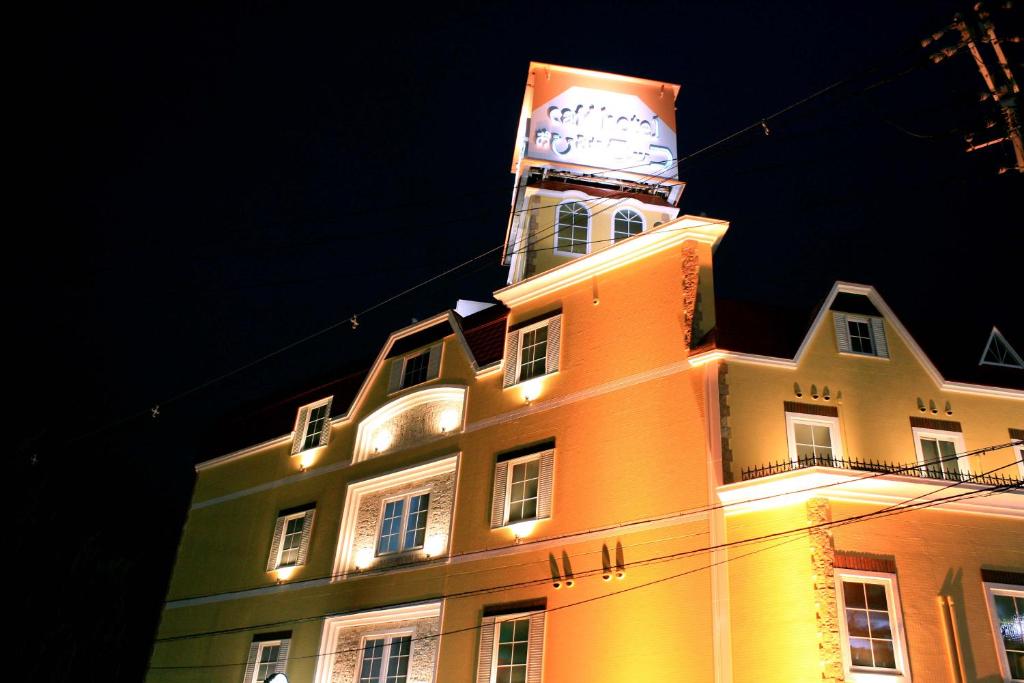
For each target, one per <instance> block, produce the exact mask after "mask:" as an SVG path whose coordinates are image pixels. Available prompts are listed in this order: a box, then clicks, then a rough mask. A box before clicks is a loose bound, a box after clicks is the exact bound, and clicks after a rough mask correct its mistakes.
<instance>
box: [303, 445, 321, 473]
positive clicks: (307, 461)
mask: <svg viewBox="0 0 1024 683" xmlns="http://www.w3.org/2000/svg"><path fill="white" fill-rule="evenodd" d="M317 455H319V449H310V450H308V451H303V452H302V453H301V454H300V455H299V469H303V470H308V469H309V468H310V467H312V466H313V463H315V462H316V456H317Z"/></svg>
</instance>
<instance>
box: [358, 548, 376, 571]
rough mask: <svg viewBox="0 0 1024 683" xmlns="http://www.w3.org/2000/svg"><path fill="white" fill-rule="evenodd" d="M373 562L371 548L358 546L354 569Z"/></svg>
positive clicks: (365, 566)
mask: <svg viewBox="0 0 1024 683" xmlns="http://www.w3.org/2000/svg"><path fill="white" fill-rule="evenodd" d="M371 564H373V549H372V548H360V549H359V551H358V552H357V553H356V569H366V568H367V567H369V566H370V565H371Z"/></svg>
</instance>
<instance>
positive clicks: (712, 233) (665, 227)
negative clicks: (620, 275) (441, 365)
mask: <svg viewBox="0 0 1024 683" xmlns="http://www.w3.org/2000/svg"><path fill="white" fill-rule="evenodd" d="M728 229H729V224H728V222H726V221H721V220H716V219H713V218H704V217H701V216H680V217H679V218H676V219H674V220H671V221H667V222H665V223H662V224H661V225H659V226H658V227H656V228H651V229H650V230H648V231H646V232H642V233H640V235H642V236H643V237H642V238H641V237H640V235H635V236H634V237H636V238H637V239H631V240H626V241H623V242H622V243H621V244H620V245H619V246H618V248H617V249H598V250H597V251H594V252H592V253H590V254H587V255H586V256H581V257H579V258H576V259H573V260H571V261H567V262H565V263H562V264H560V265H558V266H555V267H554V268H551V269H549V270H546V271H544V272H542V273H538V274H537V275H532V276H530V277H528V278H526V279H525V280H521V281H519V282H517V283H515V284H513V285H509V286H508V287H503V288H502V289H499V290H498V291H496V292H494V298H496V299H497V300H498V301H500V302H502V303H503V304H505V305H506V306H508V307H509V308H515V307H517V306H522V305H523V304H527V303H529V302H531V301H534V300H536V299H538V298H540V297H544V296H548V295H550V294H552V293H554V292H558V291H560V290H562V289H565V288H567V287H571V286H572V285H576V284H579V283H581V282H588V281H590V279H591V278H593V277H596V276H598V275H602V274H604V273H608V272H611V271H613V270H617V269H619V268H622V267H624V266H628V265H629V264H631V263H635V262H637V261H640V260H642V259H645V258H647V257H649V256H651V255H653V254H657V253H660V252H662V251H665V250H666V249H671V248H673V247H676V246H678V245H680V244H682V243H683V242H687V241H696V242H701V243H703V244H708V245H711V246H714V245H715V244H717V243H718V242H719V241H720V240H721V239H722V237H723V236H724V235H725V232H726V230H728Z"/></svg>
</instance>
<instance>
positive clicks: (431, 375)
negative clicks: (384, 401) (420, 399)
mask: <svg viewBox="0 0 1024 683" xmlns="http://www.w3.org/2000/svg"><path fill="white" fill-rule="evenodd" d="M443 348H444V343H443V342H437V343H436V344H434V345H432V346H429V347H427V348H423V349H419V350H418V351H414V352H413V353H408V354H406V355H404V356H399V357H398V358H393V359H391V361H390V362H391V369H390V370H389V375H388V393H389V394H393V393H395V392H396V391H401V390H402V389H407V388H408V387H414V386H416V385H417V384H423V383H424V382H429V381H430V380H432V379H437V378H438V377H439V376H440V374H441V351H442V350H443Z"/></svg>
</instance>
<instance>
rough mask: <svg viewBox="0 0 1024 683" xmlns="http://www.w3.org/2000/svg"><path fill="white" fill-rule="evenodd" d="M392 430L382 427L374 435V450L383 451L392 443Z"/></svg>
mask: <svg viewBox="0 0 1024 683" xmlns="http://www.w3.org/2000/svg"><path fill="white" fill-rule="evenodd" d="M391 439H392V437H391V430H389V429H382V430H380V431H379V432H377V433H376V434H374V435H373V450H374V451H376V452H377V453H383V452H384V451H386V450H387V449H388V447H389V446H390V445H391Z"/></svg>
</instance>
